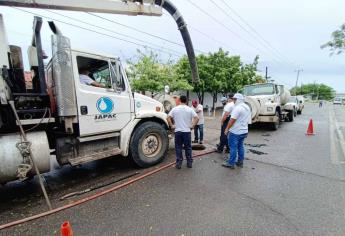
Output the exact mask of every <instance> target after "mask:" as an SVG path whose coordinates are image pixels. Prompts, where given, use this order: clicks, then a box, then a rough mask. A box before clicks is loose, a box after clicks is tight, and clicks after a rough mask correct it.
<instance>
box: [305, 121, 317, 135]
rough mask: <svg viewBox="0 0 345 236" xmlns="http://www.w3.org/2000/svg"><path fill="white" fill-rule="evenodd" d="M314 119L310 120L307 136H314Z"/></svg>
mask: <svg viewBox="0 0 345 236" xmlns="http://www.w3.org/2000/svg"><path fill="white" fill-rule="evenodd" d="M314 134H315V133H314V125H313V119H310V121H309V125H308V129H307V133H306V135H314Z"/></svg>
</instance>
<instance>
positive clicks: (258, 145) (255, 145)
mask: <svg viewBox="0 0 345 236" xmlns="http://www.w3.org/2000/svg"><path fill="white" fill-rule="evenodd" d="M244 145H246V146H248V147H255V148H261V147H266V146H267V144H250V143H245V144H244Z"/></svg>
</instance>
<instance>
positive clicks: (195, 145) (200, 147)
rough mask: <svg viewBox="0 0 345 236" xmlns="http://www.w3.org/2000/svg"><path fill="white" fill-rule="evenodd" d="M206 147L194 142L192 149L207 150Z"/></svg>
mask: <svg viewBox="0 0 345 236" xmlns="http://www.w3.org/2000/svg"><path fill="white" fill-rule="evenodd" d="M205 149H206V147H205V145H203V144H198V143H196V144H192V150H205Z"/></svg>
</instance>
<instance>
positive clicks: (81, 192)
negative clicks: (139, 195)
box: [60, 172, 140, 201]
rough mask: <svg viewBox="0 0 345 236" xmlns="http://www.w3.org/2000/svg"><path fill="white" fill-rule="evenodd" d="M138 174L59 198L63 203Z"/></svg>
mask: <svg viewBox="0 0 345 236" xmlns="http://www.w3.org/2000/svg"><path fill="white" fill-rule="evenodd" d="M138 174H140V172H135V173H133V174H130V175H126V176H124V177H122V178H119V179H117V180H114V181H111V182H109V183H106V184H100V185H97V186H94V187H90V188H87V189H84V190H81V191H77V192H72V193H69V194H66V195H64V196H62V197H61V198H60V201H63V200H65V199H67V198H71V197H74V196H79V195H82V194H84V193H88V192H91V191H93V190H96V189H100V188H103V187H105V186H108V185H111V184H115V183H118V182H120V181H122V180H125V179H128V178H131V177H133V176H135V175H138Z"/></svg>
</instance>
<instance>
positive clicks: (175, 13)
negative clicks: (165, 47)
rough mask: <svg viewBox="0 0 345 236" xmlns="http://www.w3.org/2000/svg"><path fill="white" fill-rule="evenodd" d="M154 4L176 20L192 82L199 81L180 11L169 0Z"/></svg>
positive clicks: (193, 55)
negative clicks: (185, 51) (184, 47)
mask: <svg viewBox="0 0 345 236" xmlns="http://www.w3.org/2000/svg"><path fill="white" fill-rule="evenodd" d="M155 4H156V5H159V6H162V8H163V9H165V10H166V11H167V12H169V14H170V15H171V16H172V17H173V18H174V20H175V21H176V24H177V26H178V29H179V30H180V32H181V35H182V38H183V42H184V44H185V46H186V50H187V55H188V60H189V64H190V68H191V70H192V80H193V83H198V82H199V72H198V64H197V62H196V58H195V53H194V48H193V43H192V40H191V38H190V35H189V32H188V29H187V24H186V22H185V20H184V19H183V17H182V15H181V13H180V11H179V10H178V9H177V8H176V7H175V5H174V4H173V3H172V2H171V1H170V0H155Z"/></svg>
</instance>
